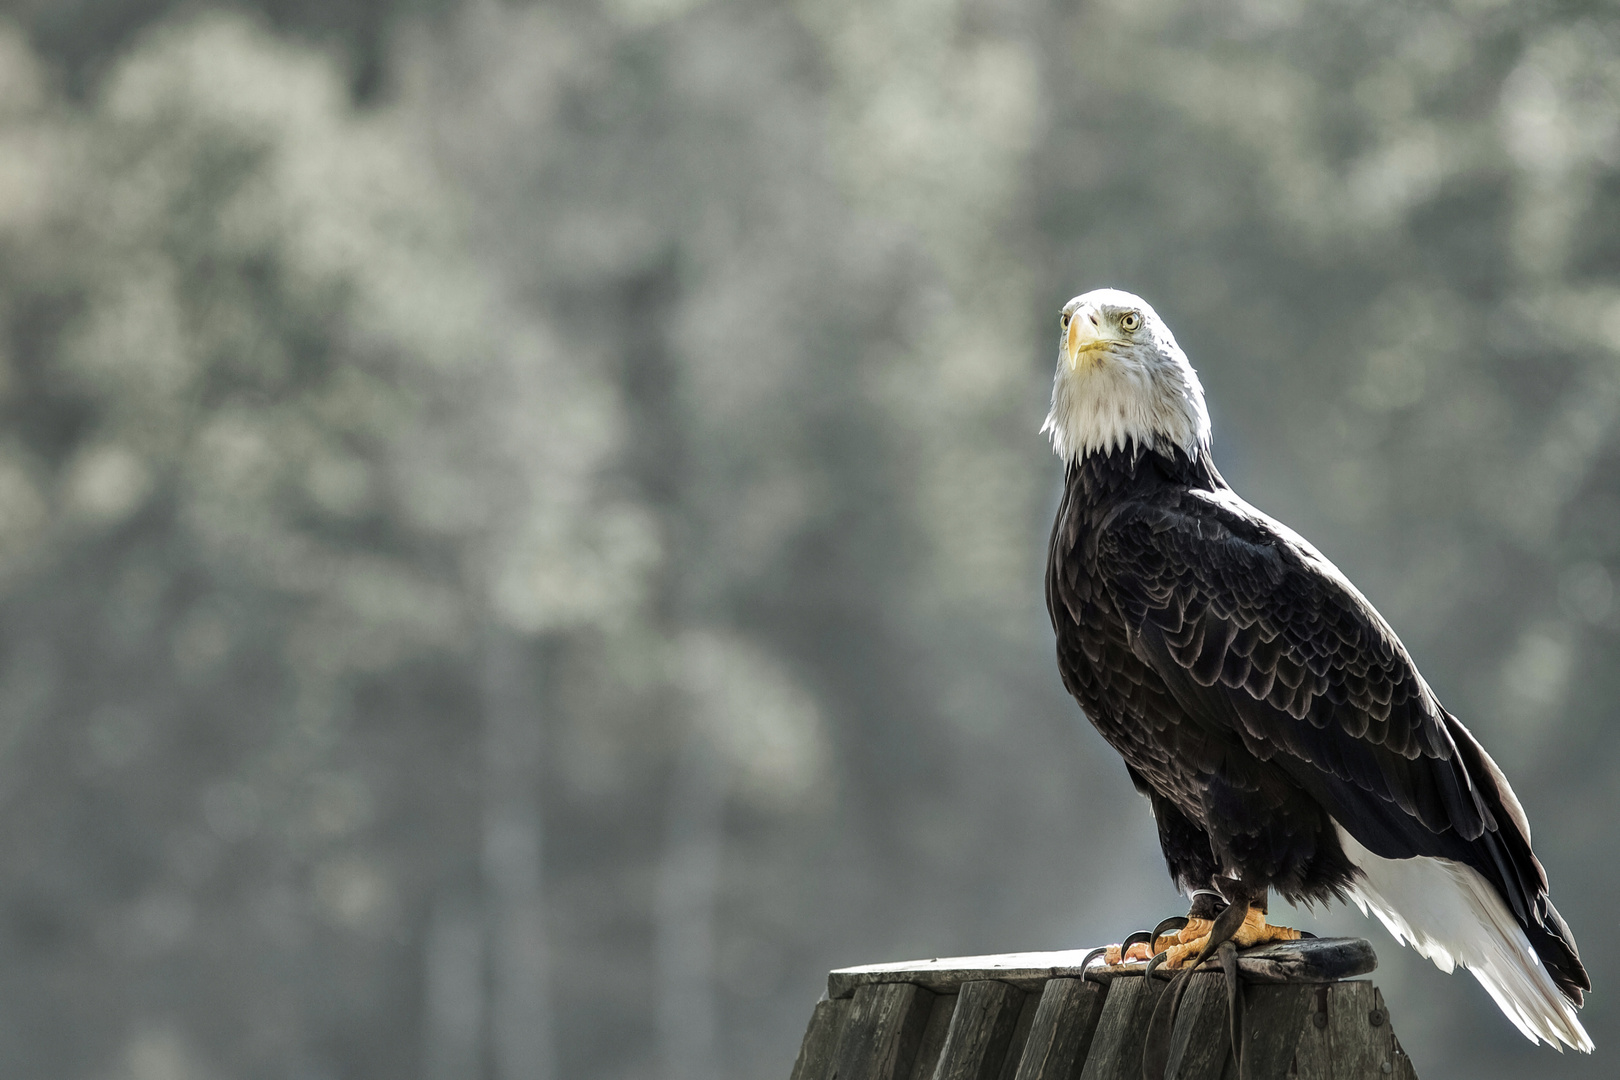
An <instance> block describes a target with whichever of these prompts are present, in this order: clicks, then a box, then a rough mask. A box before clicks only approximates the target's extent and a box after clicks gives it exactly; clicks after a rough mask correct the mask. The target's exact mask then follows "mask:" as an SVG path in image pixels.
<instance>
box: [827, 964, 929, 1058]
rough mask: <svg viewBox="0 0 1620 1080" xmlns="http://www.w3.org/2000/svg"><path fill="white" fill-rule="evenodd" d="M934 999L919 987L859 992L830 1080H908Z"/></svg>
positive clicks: (882, 987) (898, 986) (884, 987)
mask: <svg viewBox="0 0 1620 1080" xmlns="http://www.w3.org/2000/svg"><path fill="white" fill-rule="evenodd" d="M933 1004H934V995H933V994H932V993H930V992H929V991H927V990H925V989H923V988H922V987H920V986H917V985H915V984H913V983H874V984H872V985H870V986H863V987H861V988H860V989H859V990H857V991H856V992H855V998H854V1001H853V1002H852V1003H851V1005H850V1010H849V1018H848V1019H847V1020H846V1021H845V1023H844V1033H843V1035H842V1036H841V1037H840V1038H839V1040H838V1049H837V1050H835V1051H834V1052H833V1068H832V1072H831V1073H830V1074H829V1076H828V1080H833V1078H834V1077H836V1078H837V1080H905V1078H906V1077H908V1076H909V1075H910V1073H911V1063H912V1059H913V1058H915V1057H916V1054H917V1049H918V1047H920V1046H921V1045H922V1036H923V1032H924V1030H925V1029H926V1028H927V1026H928V1015H929V1013H930V1012H931V1011H932V1009H933Z"/></svg>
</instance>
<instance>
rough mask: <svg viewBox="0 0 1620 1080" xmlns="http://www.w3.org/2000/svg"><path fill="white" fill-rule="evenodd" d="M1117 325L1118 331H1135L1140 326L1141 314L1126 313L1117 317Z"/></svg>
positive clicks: (1134, 312) (1135, 312)
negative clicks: (1118, 326)
mask: <svg viewBox="0 0 1620 1080" xmlns="http://www.w3.org/2000/svg"><path fill="white" fill-rule="evenodd" d="M1119 325H1120V329H1122V330H1125V331H1127V332H1129V331H1132V330H1135V329H1137V328H1138V327H1140V326H1141V325H1142V314H1141V312H1137V311H1127V312H1126V313H1125V314H1123V315H1121V316H1120V317H1119Z"/></svg>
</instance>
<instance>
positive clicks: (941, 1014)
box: [911, 994, 956, 1080]
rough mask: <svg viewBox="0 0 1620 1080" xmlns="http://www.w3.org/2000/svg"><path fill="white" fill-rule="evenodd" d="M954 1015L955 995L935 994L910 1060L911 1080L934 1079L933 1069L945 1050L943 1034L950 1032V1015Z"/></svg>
mask: <svg viewBox="0 0 1620 1080" xmlns="http://www.w3.org/2000/svg"><path fill="white" fill-rule="evenodd" d="M955 1015H956V995H955V994H935V995H934V1005H933V1008H931V1009H930V1010H929V1012H928V1023H927V1025H925V1026H924V1027H923V1033H922V1040H921V1042H919V1043H918V1044H917V1056H916V1057H915V1058H913V1059H912V1062H911V1080H934V1069H935V1068H937V1067H938V1065H939V1057H940V1054H941V1053H943V1052H944V1050H945V1036H946V1035H948V1034H950V1029H951V1017H953V1016H955Z"/></svg>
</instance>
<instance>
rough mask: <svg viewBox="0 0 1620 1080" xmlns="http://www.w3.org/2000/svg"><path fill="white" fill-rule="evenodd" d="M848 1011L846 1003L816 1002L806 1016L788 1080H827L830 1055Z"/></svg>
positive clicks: (836, 1043) (847, 1002) (836, 1045)
mask: <svg viewBox="0 0 1620 1080" xmlns="http://www.w3.org/2000/svg"><path fill="white" fill-rule="evenodd" d="M849 1007H850V1003H849V1001H848V1000H847V999H845V1000H842V1001H833V1000H829V999H826V998H823V999H822V1000H820V1001H818V1002H816V1007H815V1010H814V1011H813V1012H811V1014H810V1026H809V1027H807V1028H805V1031H804V1041H803V1042H801V1043H800V1044H799V1056H798V1058H797V1059H796V1060H795V1061H794V1062H793V1074H792V1077H791V1080H827V1073H828V1071H829V1070H830V1068H831V1067H832V1056H833V1051H834V1050H836V1049H837V1048H838V1036H839V1035H840V1034H842V1033H843V1029H844V1021H845V1020H846V1019H848V1017H849Z"/></svg>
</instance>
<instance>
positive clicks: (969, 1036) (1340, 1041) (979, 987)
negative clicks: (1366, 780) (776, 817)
mask: <svg viewBox="0 0 1620 1080" xmlns="http://www.w3.org/2000/svg"><path fill="white" fill-rule="evenodd" d="M1086 956H1087V951H1086V950H1074V951H1069V952H1047V953H1007V954H1004V955H1001V956H966V957H955V958H952V959H941V960H914V961H907V962H904V963H898V964H872V965H867V966H863V967H852V968H840V969H839V970H837V971H834V972H831V973H829V974H828V976H827V994H826V996H825V997H823V998H822V999H821V1000H820V1001H818V1002H817V1003H816V1007H815V1011H814V1012H813V1013H812V1014H811V1017H810V1026H809V1028H808V1030H806V1031H805V1034H804V1042H803V1044H802V1045H801V1046H800V1048H799V1057H798V1060H797V1061H796V1062H795V1063H794V1065H793V1073H792V1077H791V1080H1140V1078H1141V1076H1142V1050H1143V1042H1144V1037H1145V1036H1146V1033H1147V1027H1148V1020H1149V1018H1150V1017H1151V1016H1152V1014H1153V1008H1154V1006H1155V1005H1156V1004H1157V1003H1158V1000H1159V997H1160V995H1161V994H1162V993H1163V992H1164V988H1165V986H1166V982H1167V980H1168V978H1169V976H1170V975H1171V973H1170V972H1164V971H1155V972H1154V973H1153V974H1152V975H1151V976H1147V977H1144V971H1145V969H1146V965H1145V964H1121V965H1117V966H1113V967H1107V966H1102V965H1099V964H1093V965H1092V966H1090V967H1082V966H1081V965H1082V964H1083V963H1084V960H1085V958H1086ZM1376 966H1377V958H1376V957H1375V956H1374V954H1373V950H1372V945H1371V944H1369V943H1368V942H1366V941H1364V940H1362V939H1361V938H1312V939H1307V940H1304V941H1289V942H1282V943H1279V944H1275V945H1267V946H1263V947H1261V948H1258V949H1250V950H1248V951H1246V952H1243V953H1241V954H1240V955H1239V958H1238V971H1239V980H1240V982H1239V992H1240V993H1242V994H1243V995H1244V1009H1243V1028H1242V1036H1241V1037H1242V1040H1243V1042H1244V1046H1243V1053H1242V1055H1241V1057H1242V1069H1241V1074H1240V1072H1239V1069H1238V1067H1237V1065H1236V1062H1235V1061H1234V1057H1233V1054H1232V1048H1231V1036H1230V1030H1229V1026H1228V1020H1227V1017H1228V1013H1227V1007H1228V1004H1227V997H1226V995H1227V989H1226V981H1225V976H1224V975H1223V974H1222V973H1221V972H1220V971H1219V970H1213V971H1206V970H1200V971H1199V972H1197V973H1195V974H1194V975H1193V976H1192V978H1191V981H1190V983H1189V984H1188V988H1187V992H1186V994H1185V996H1184V997H1183V998H1182V1001H1181V1007H1180V1010H1179V1012H1178V1013H1177V1016H1176V1024H1175V1028H1174V1030H1173V1031H1172V1032H1171V1035H1170V1059H1169V1066H1168V1068H1167V1069H1166V1070H1165V1080H1285V1078H1288V1080H1417V1074H1416V1072H1415V1071H1414V1070H1413V1068H1412V1062H1411V1059H1409V1058H1408V1057H1407V1056H1406V1053H1405V1051H1403V1050H1402V1049H1401V1044H1400V1042H1399V1040H1397V1039H1396V1038H1395V1030H1394V1027H1393V1026H1392V1025H1391V1024H1390V1020H1389V1012H1388V1010H1387V1009H1385V1007H1384V999H1383V996H1382V995H1381V994H1379V992H1378V988H1377V987H1375V986H1374V985H1373V984H1372V983H1371V982H1369V981H1368V980H1366V979H1358V978H1356V977H1355V976H1358V975H1365V974H1367V973H1368V972H1370V971H1372V970H1373V968H1374V967H1376Z"/></svg>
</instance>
